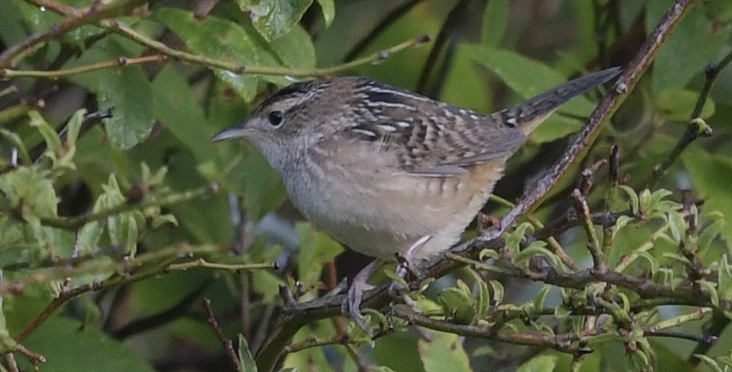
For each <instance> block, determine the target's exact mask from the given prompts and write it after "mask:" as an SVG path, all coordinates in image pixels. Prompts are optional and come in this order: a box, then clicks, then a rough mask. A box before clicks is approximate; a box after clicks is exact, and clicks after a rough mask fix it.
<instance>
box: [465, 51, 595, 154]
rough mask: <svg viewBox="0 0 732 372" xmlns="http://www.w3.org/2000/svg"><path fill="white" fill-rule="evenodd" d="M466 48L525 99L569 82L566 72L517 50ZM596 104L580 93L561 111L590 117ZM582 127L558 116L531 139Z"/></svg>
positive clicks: (556, 136)
mask: <svg viewBox="0 0 732 372" xmlns="http://www.w3.org/2000/svg"><path fill="white" fill-rule="evenodd" d="M466 49H467V53H469V55H471V56H472V58H473V60H475V62H477V63H479V64H481V65H483V66H485V67H486V68H488V69H489V70H491V71H492V72H493V73H495V74H496V75H498V77H499V78H500V79H501V80H502V81H503V82H504V83H506V85H508V86H509V87H510V88H511V89H513V90H514V91H515V92H516V93H518V95H519V96H521V97H522V98H523V99H528V98H531V97H534V96H536V95H538V94H539V93H542V92H544V91H547V90H549V89H552V88H554V87H556V86H557V85H560V84H562V83H564V82H566V81H567V78H566V77H565V76H564V75H563V74H562V73H560V72H558V71H556V70H554V69H552V68H551V67H549V66H547V65H545V64H543V63H541V62H538V61H535V60H532V59H529V58H526V57H524V56H522V55H520V54H518V53H516V52H513V51H509V50H502V49H496V48H491V47H488V46H475V45H474V46H467V47H466ZM526 71H531V73H530V74H528V73H526ZM594 107H595V105H594V104H593V103H592V102H590V101H589V100H588V99H587V98H585V97H582V96H580V97H576V98H574V99H572V100H571V101H569V102H567V103H566V104H564V105H562V107H561V108H560V109H559V111H561V112H566V113H569V114H571V115H573V116H587V115H589V113H590V112H591V111H592V110H593V109H594ZM581 126H582V123H581V122H580V121H577V120H569V119H566V118H559V117H554V118H551V120H547V122H545V123H544V124H542V125H541V126H540V127H539V129H537V130H536V131H535V133H534V134H533V135H532V137H531V138H532V139H533V140H534V141H537V142H545V141H550V140H553V139H556V138H560V137H562V136H564V135H567V134H568V133H571V132H573V131H576V130H577V129H579V128H580V127H581Z"/></svg>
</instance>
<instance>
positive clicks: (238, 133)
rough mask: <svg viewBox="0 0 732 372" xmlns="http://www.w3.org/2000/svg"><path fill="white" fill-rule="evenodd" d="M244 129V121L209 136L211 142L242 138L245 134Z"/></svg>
mask: <svg viewBox="0 0 732 372" xmlns="http://www.w3.org/2000/svg"><path fill="white" fill-rule="evenodd" d="M246 132H247V131H246V130H245V129H244V123H241V124H238V125H235V126H233V127H230V128H226V129H224V130H222V131H221V132H219V133H218V134H217V135H215V136H213V138H211V142H219V141H226V140H230V139H236V138H244V136H245V135H246Z"/></svg>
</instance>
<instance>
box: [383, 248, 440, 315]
mask: <svg viewBox="0 0 732 372" xmlns="http://www.w3.org/2000/svg"><path fill="white" fill-rule="evenodd" d="M430 239H432V235H425V236H423V237H421V238H419V239H418V240H417V241H416V242H414V244H412V245H411V246H409V248H408V249H407V251H406V252H404V254H403V255H400V254H397V261H398V262H399V264H398V265H397V268H396V274H397V276H399V277H400V278H402V279H404V278H406V276H407V274H408V273H410V272H412V269H411V268H410V267H409V263H410V262H411V261H412V259H413V258H414V257H415V255H416V254H417V253H419V250H420V249H421V248H422V247H424V245H425V244H427V242H428V241H430ZM398 285H399V284H398V283H397V282H394V281H392V282H391V284H390V285H389V293H390V294H391V295H392V296H397V295H400V293H399V292H400V291H401V290H402V289H406V290H408V289H409V288H397V286H398ZM402 299H403V300H404V302H405V303H406V304H408V305H410V306H412V305H413V303H414V301H412V299H411V298H409V296H407V295H406V294H404V296H402ZM412 307H414V306H412Z"/></svg>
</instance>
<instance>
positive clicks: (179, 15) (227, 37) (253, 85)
mask: <svg viewBox="0 0 732 372" xmlns="http://www.w3.org/2000/svg"><path fill="white" fill-rule="evenodd" d="M152 18H153V19H155V20H157V21H159V22H161V23H163V24H165V25H166V26H168V27H169V28H170V29H171V30H173V31H174V32H175V33H176V34H178V36H180V38H181V39H182V40H183V42H184V43H185V44H186V46H187V47H188V48H189V49H191V50H192V51H193V52H195V53H197V54H200V55H204V56H206V57H208V58H213V59H217V60H223V61H228V62H233V63H238V64H241V65H243V66H246V65H253V66H279V63H277V61H276V60H275V58H274V56H272V55H271V54H270V53H269V52H267V51H266V50H263V49H261V48H257V46H256V45H255V43H254V42H253V41H252V38H251V37H249V35H248V34H247V32H246V31H245V30H244V29H243V28H242V27H241V26H239V25H238V24H236V23H234V22H230V21H227V20H224V19H221V18H218V17H214V16H208V17H206V19H204V20H198V19H196V18H195V17H194V15H193V13H191V12H187V11H184V10H180V9H170V8H162V9H159V10H157V11H156V12H155V13H153V16H152ZM212 70H213V72H214V74H215V75H216V77H217V78H219V79H220V80H221V81H223V82H225V83H227V84H229V85H230V86H231V87H232V88H233V89H234V91H236V92H237V93H238V94H239V95H240V96H241V97H242V98H244V100H246V101H251V100H252V99H254V95H255V94H256V93H257V81H258V79H259V77H258V76H257V75H252V74H237V73H234V72H231V71H227V70H222V69H218V68H213V69H212ZM267 80H269V81H274V82H277V83H280V84H285V83H286V80H285V79H284V78H279V77H277V78H275V77H267Z"/></svg>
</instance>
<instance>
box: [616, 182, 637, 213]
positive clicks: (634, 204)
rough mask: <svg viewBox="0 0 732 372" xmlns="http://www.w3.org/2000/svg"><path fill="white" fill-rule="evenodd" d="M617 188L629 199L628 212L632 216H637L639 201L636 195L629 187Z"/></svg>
mask: <svg viewBox="0 0 732 372" xmlns="http://www.w3.org/2000/svg"><path fill="white" fill-rule="evenodd" d="M618 187H619V188H620V189H621V190H623V192H625V194H626V195H628V198H629V199H630V211H631V212H632V213H633V215H634V216H635V215H637V214H638V209H639V208H640V199H639V198H638V194H637V193H636V192H635V190H633V188H632V187H630V186H626V185H620V186H618ZM626 221H628V219H626Z"/></svg>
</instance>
